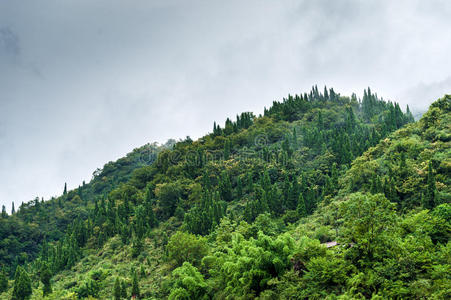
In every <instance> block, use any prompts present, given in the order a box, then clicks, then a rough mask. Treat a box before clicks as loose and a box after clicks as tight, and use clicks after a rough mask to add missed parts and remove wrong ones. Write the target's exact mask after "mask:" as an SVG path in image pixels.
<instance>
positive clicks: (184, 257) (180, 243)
mask: <svg viewBox="0 0 451 300" xmlns="http://www.w3.org/2000/svg"><path fill="white" fill-rule="evenodd" d="M167 251H168V256H169V259H170V260H172V261H174V262H175V265H176V266H181V265H182V264H183V263H184V262H189V263H191V264H192V265H195V266H198V265H199V263H200V261H201V259H202V257H204V256H205V255H207V253H208V245H207V241H206V240H205V238H203V237H196V236H195V235H194V234H189V233H185V232H180V231H179V232H177V233H175V234H174V235H173V236H171V238H170V239H169V243H168V245H167Z"/></svg>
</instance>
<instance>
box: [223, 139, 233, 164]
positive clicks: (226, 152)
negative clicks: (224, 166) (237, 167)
mask: <svg viewBox="0 0 451 300" xmlns="http://www.w3.org/2000/svg"><path fill="white" fill-rule="evenodd" d="M231 148H232V145H231V142H230V139H226V140H225V142H224V159H225V160H228V159H229V158H230V152H231Z"/></svg>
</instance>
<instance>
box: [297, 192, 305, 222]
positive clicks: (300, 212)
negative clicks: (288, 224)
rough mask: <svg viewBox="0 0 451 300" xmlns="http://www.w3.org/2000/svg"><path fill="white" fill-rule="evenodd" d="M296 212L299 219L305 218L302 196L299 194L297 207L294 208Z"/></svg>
mask: <svg viewBox="0 0 451 300" xmlns="http://www.w3.org/2000/svg"><path fill="white" fill-rule="evenodd" d="M296 211H297V213H298V215H299V217H301V218H302V217H305V216H306V215H307V209H306V208H305V201H304V197H303V196H302V193H300V194H299V198H298V206H297V207H296Z"/></svg>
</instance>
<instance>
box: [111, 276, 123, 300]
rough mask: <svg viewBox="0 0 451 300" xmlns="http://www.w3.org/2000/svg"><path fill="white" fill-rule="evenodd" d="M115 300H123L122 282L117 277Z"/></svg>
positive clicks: (114, 291)
mask: <svg viewBox="0 0 451 300" xmlns="http://www.w3.org/2000/svg"><path fill="white" fill-rule="evenodd" d="M113 293H114V300H121V298H122V295H121V281H120V280H119V277H116V281H115V282H114V290H113Z"/></svg>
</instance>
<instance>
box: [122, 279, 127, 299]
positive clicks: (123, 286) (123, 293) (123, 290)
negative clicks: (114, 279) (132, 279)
mask: <svg viewBox="0 0 451 300" xmlns="http://www.w3.org/2000/svg"><path fill="white" fill-rule="evenodd" d="M121 297H122V298H127V283H126V282H125V280H123V281H122V283H121Z"/></svg>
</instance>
